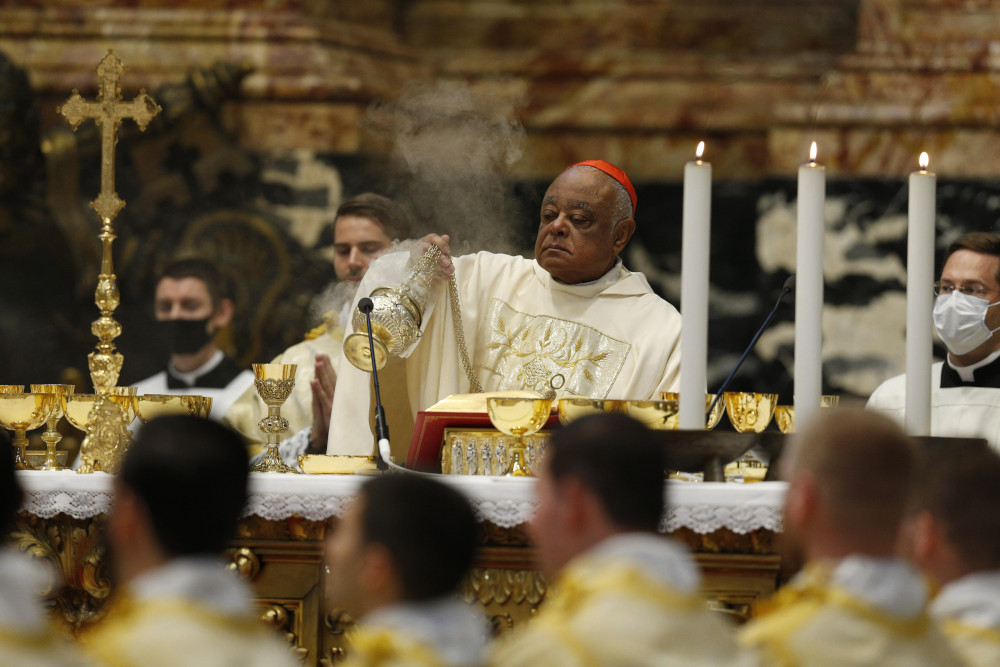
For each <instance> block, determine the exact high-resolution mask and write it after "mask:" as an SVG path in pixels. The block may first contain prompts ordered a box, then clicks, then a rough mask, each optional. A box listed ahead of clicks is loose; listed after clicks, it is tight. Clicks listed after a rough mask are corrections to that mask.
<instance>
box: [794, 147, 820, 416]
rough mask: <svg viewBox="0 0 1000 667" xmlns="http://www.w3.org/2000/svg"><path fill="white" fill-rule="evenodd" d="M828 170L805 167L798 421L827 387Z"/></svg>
mask: <svg viewBox="0 0 1000 667" xmlns="http://www.w3.org/2000/svg"><path fill="white" fill-rule="evenodd" d="M825 200H826V169H825V168H824V167H823V166H822V165H820V164H819V163H817V162H816V142H815V141H814V142H813V144H812V147H811V148H810V151H809V162H807V163H806V164H803V165H802V166H801V167H799V187H798V204H797V214H798V223H797V229H798V238H797V239H796V252H795V273H796V277H795V378H794V379H795V422H796V427H797V428H801V425H802V424H804V423H805V422H807V421H809V418H810V417H811V416H812V415H813V414H814V413H815V412H816V411H817V410H819V402H820V397H821V395H822V388H823V356H822V353H823V232H824V227H825V219H824V216H823V206H824V204H825Z"/></svg>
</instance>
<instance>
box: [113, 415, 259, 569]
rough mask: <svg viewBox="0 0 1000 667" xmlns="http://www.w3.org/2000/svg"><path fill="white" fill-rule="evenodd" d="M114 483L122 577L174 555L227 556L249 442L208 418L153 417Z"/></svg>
mask: <svg viewBox="0 0 1000 667" xmlns="http://www.w3.org/2000/svg"><path fill="white" fill-rule="evenodd" d="M114 489H115V503H114V507H113V508H112V511H111V516H110V518H109V520H108V539H109V541H110V545H111V548H112V550H113V552H114V556H115V560H114V562H115V566H116V569H117V573H118V575H119V577H120V578H121V579H122V580H123V581H124V582H128V581H129V580H131V579H133V578H135V577H137V576H139V575H141V574H143V573H145V572H147V571H150V570H153V569H155V568H157V567H159V566H162V565H164V564H166V563H167V562H169V561H171V560H172V559H174V558H180V557H185V556H216V555H218V556H221V554H222V552H223V550H224V549H225V547H226V543H227V542H228V541H229V540H230V539H231V538H232V537H233V535H234V534H235V532H236V522H237V520H238V519H239V517H240V514H241V512H242V511H243V506H244V504H245V503H246V494H247V451H246V446H245V445H244V443H243V440H242V438H241V437H240V436H239V435H238V434H237V433H236V432H235V431H233V430H231V429H229V428H226V427H225V426H222V425H221V424H218V423H215V422H212V421H209V420H207V419H200V418H197V417H186V416H185V417H161V418H159V419H154V420H153V421H151V422H149V423H148V424H145V425H144V426H143V427H142V430H141V431H139V433H138V434H137V435H136V437H135V440H134V441H133V443H132V445H131V447H129V450H128V453H127V454H126V455H125V460H124V462H123V463H122V468H121V473H120V474H119V475H118V476H117V477H115V481H114Z"/></svg>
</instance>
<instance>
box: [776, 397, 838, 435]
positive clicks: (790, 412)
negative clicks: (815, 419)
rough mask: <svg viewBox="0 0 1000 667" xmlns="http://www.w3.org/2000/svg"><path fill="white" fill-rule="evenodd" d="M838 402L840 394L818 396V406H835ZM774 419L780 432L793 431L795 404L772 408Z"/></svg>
mask: <svg viewBox="0 0 1000 667" xmlns="http://www.w3.org/2000/svg"><path fill="white" fill-rule="evenodd" d="M838 403H840V396H836V395H834V394H824V395H823V396H820V398H819V407H821V408H835V407H837V404H838ZM774 421H776V422H777V423H778V429H780V430H781V432H782V433H795V406H794V405H779V406H778V407H776V408H775V409H774Z"/></svg>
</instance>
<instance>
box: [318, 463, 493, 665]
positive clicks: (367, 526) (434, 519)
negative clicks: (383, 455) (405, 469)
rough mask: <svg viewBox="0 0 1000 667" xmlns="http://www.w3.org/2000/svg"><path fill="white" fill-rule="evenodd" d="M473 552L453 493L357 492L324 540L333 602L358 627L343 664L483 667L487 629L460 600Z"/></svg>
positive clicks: (467, 511) (398, 483)
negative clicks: (462, 581) (461, 583)
mask: <svg viewBox="0 0 1000 667" xmlns="http://www.w3.org/2000/svg"><path fill="white" fill-rule="evenodd" d="M475 545H476V520H475V516H474V515H473V513H472V508H471V507H470V506H469V503H468V501H466V500H465V499H464V498H463V497H462V495H461V494H459V493H458V492H457V491H455V490H453V489H451V488H449V487H447V486H445V485H443V484H441V483H439V482H436V481H433V480H431V479H428V478H425V477H417V476H409V475H391V476H385V477H380V478H376V479H373V480H371V481H370V482H368V483H366V484H365V485H364V486H362V487H361V490H360V492H359V494H358V498H357V501H356V502H355V503H354V504H353V505H352V506H351V508H350V509H349V510H348V511H347V514H345V515H344V517H343V518H342V519H341V520H340V522H339V523H338V525H337V527H336V529H335V530H334V532H333V534H332V535H331V536H330V538H329V539H328V542H327V560H328V562H329V565H330V583H329V587H328V591H329V592H330V596H331V604H332V605H333V606H334V607H335V608H339V609H344V610H346V611H348V612H350V613H351V614H352V615H354V616H355V617H356V618H358V619H359V620H358V627H357V628H356V629H355V630H354V631H352V633H351V635H350V636H349V646H348V659H347V662H346V663H345V665H349V666H351V667H358V666H362V665H364V666H369V665H370V666H374V665H393V666H394V667H406V666H409V665H413V666H418V665H420V666H423V665H426V666H428V667H429V666H431V665H446V666H455V667H457V666H463V667H474V666H475V665H478V664H480V662H481V659H482V655H481V654H482V651H483V648H484V646H485V641H486V626H485V623H484V621H483V619H482V618H480V617H479V616H478V615H477V614H475V613H474V612H473V611H472V608H471V607H470V606H469V605H467V604H466V603H464V602H461V601H460V600H458V599H457V588H458V585H459V583H460V582H461V580H462V578H463V577H464V576H465V574H466V572H468V570H469V568H470V567H471V565H472V558H473V555H474V552H475Z"/></svg>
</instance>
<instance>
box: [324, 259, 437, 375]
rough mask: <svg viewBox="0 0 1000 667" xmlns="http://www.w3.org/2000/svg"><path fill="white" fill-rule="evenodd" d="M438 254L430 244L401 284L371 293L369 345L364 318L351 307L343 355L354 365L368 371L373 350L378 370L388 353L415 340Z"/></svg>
mask: <svg viewBox="0 0 1000 667" xmlns="http://www.w3.org/2000/svg"><path fill="white" fill-rule="evenodd" d="M440 257H441V250H440V248H438V247H437V246H434V245H432V246H431V247H430V248H428V249H427V251H426V252H425V253H424V254H423V255H421V257H420V259H418V260H417V262H416V263H415V264H414V265H413V268H412V269H411V270H410V273H409V276H407V278H406V282H405V283H403V284H402V285H401V286H399V287H398V288H397V287H379V288H377V289H375V290H374V291H373V292H372V293H371V295H370V297H371V301H372V311H371V321H372V340H371V345H369V341H368V324H367V318H366V317H365V314H364V313H362V312H361V310H359V309H357V308H355V310H354V315H353V316H352V317H351V326H352V327H353V329H354V333H352V334H351V335H350V336H348V337H347V338H345V339H344V354H345V356H347V360H348V361H350V362H351V363H352V364H353V365H354V366H355V367H357V368H359V369H361V370H363V371H365V372H368V373H370V372H371V370H372V353H373V352H374V355H375V368H377V369H378V370H382V368H383V367H385V364H386V361H387V360H388V358H389V355H390V354H392V355H396V356H398V355H399V354H401V353H402V352H404V351H406V349H407V348H409V347H410V345H412V344H413V342H414V341H415V340H417V338H418V337H419V336H420V324H421V322H422V321H423V317H424V307H425V306H426V304H427V295H428V293H429V292H430V286H431V282H432V280H433V279H434V274H435V272H436V271H437V268H438V260H439V259H440ZM372 348H374V350H373V349H372Z"/></svg>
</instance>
